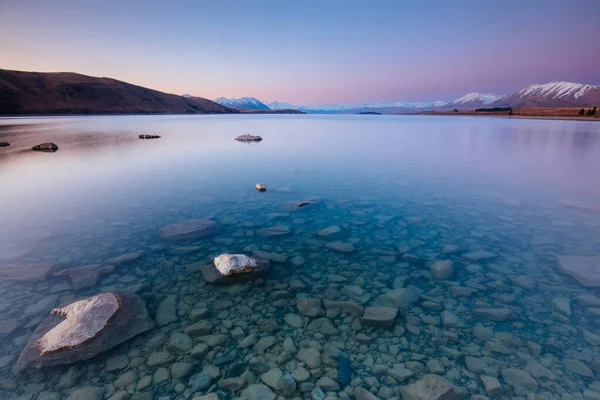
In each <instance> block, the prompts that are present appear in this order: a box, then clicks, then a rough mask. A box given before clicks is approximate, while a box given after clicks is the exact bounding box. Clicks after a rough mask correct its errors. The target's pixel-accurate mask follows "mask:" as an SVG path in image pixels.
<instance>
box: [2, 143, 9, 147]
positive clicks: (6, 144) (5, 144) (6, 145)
mask: <svg viewBox="0 0 600 400" xmlns="http://www.w3.org/2000/svg"><path fill="white" fill-rule="evenodd" d="M8 146H10V143H8V142H0V147H8Z"/></svg>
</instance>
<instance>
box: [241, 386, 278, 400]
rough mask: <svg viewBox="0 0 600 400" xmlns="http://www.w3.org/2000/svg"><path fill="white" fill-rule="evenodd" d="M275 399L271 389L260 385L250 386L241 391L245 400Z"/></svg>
mask: <svg viewBox="0 0 600 400" xmlns="http://www.w3.org/2000/svg"><path fill="white" fill-rule="evenodd" d="M276 397H277V396H275V393H273V392H272V391H271V389H269V388H268V387H267V386H265V385H261V384H255V385H250V386H248V387H247V388H246V389H244V390H243V391H242V398H244V399H245V400H275V398H276Z"/></svg>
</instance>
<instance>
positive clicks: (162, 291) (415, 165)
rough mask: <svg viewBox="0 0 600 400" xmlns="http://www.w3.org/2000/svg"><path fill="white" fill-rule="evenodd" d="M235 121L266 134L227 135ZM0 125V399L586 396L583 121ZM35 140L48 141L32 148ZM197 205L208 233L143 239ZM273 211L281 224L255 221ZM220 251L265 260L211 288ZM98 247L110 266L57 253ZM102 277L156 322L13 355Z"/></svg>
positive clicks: (594, 380) (589, 361)
mask: <svg viewBox="0 0 600 400" xmlns="http://www.w3.org/2000/svg"><path fill="white" fill-rule="evenodd" d="M243 133H251V134H258V135H261V136H262V137H263V138H264V140H263V141H262V142H260V143H251V144H245V143H238V142H235V141H234V140H233V137H235V136H237V135H240V134H243ZM138 134H159V135H162V138H160V139H157V140H139V139H138V138H137V135H138ZM0 141H8V142H10V143H11V146H10V147H4V148H0V222H1V223H0V321H1V324H0V398H6V399H11V398H17V397H18V398H23V399H44V400H51V399H63V398H70V399H79V400H81V399H102V398H111V399H129V398H131V399H138V400H140V399H151V398H157V399H159V398H160V399H172V400H175V399H184V398H185V399H193V398H197V397H200V396H202V395H207V394H209V393H215V394H217V395H218V397H219V398H221V399H228V398H234V397H245V398H248V399H261V400H273V399H274V398H275V396H282V397H286V398H287V397H289V398H293V397H302V398H312V399H315V400H320V399H322V398H325V396H327V398H328V399H334V398H348V397H350V398H357V399H360V400H367V399H371V398H372V397H369V393H367V392H366V391H369V392H371V393H372V394H373V395H375V396H377V397H379V398H385V399H388V398H400V397H401V395H400V390H401V389H402V388H403V387H406V385H410V384H412V383H414V382H417V381H420V380H422V379H424V377H425V375H428V374H435V375H438V376H441V377H444V379H446V380H447V381H448V382H451V383H452V384H454V385H456V386H457V387H459V388H464V390H465V391H466V397H467V398H469V397H470V398H473V399H477V398H479V399H482V398H484V397H483V396H490V397H495V398H519V397H522V398H530V397H532V396H534V398H541V399H571V398H575V399H583V398H586V399H598V398H600V380H598V378H599V377H600V348H599V347H598V346H600V332H598V327H599V326H600V324H599V323H598V319H599V318H600V299H598V298H596V297H594V296H599V297H600V290H598V289H595V288H593V287H586V286H584V285H583V284H586V285H587V284H591V283H593V282H592V281H590V282H587V281H586V279H585V278H583V279H580V281H581V282H582V283H583V284H582V283H580V282H578V281H577V280H575V279H573V278H572V277H571V276H568V275H566V274H564V273H563V272H562V271H561V269H560V262H559V258H560V256H563V255H574V256H580V257H590V256H598V255H599V254H600V174H599V172H600V124H597V123H594V122H571V121H529V120H512V119H494V118H467V117H464V118H463V117H456V118H452V117H450V118H445V117H399V116H398V117H396V116H394V117H391V116H390V117H388V116H306V115H301V116H135V117H134V116H118V117H70V118H66V117H65V118H59V117H56V118H7V119H0ZM43 142H54V143H56V144H58V146H59V147H60V149H59V150H58V151H57V152H56V153H39V152H33V151H29V150H27V149H28V148H30V147H31V146H33V145H36V144H39V143H43ZM259 182H260V183H264V184H266V185H267V191H266V192H264V193H259V192H257V191H256V190H255V189H254V185H255V184H256V183H259ZM306 200H311V201H315V203H314V204H310V205H307V206H305V207H301V208H299V207H297V203H298V202H301V201H306ZM192 218H199V219H210V220H213V221H215V222H217V224H218V225H219V227H220V230H219V231H218V232H217V233H216V234H214V235H212V236H210V237H207V238H202V239H196V240H188V241H179V242H167V241H164V240H163V239H161V238H160V236H159V230H160V228H161V227H163V226H165V225H168V224H172V223H177V222H180V221H183V220H187V219H192ZM274 226H277V227H279V228H280V230H279V232H280V233H281V232H283V233H285V232H287V234H283V235H280V236H269V235H268V234H267V235H265V234H264V232H265V231H264V229H265V228H270V227H274ZM282 226H283V227H285V228H281V227H282ZM330 227H339V232H337V229H336V228H332V229H328V230H326V231H323V232H320V231H321V230H323V229H326V228H330ZM288 231H289V232H288ZM257 232H258V233H259V234H258V235H257ZM267 232H269V230H267ZM222 253H244V254H247V255H250V256H254V257H257V258H261V259H269V260H270V261H271V268H270V270H269V272H268V274H267V275H266V276H265V277H264V278H263V279H259V280H256V281H252V282H247V283H239V284H224V285H216V284H209V283H207V282H205V281H204V279H203V277H202V275H201V273H200V272H198V266H199V265H201V264H205V263H211V262H212V259H213V258H214V257H215V256H217V255H219V254H222ZM122 255H125V256H123V257H120V258H117V259H115V258H116V257H119V256H122ZM439 261H446V262H443V263H439ZM36 263H49V264H52V265H53V266H52V269H51V270H50V272H49V273H48V275H47V276H46V277H45V278H43V279H42V280H36V278H39V277H32V276H29V277H28V279H25V280H23V279H21V280H14V279H9V278H8V277H7V275H6V274H5V273H4V272H3V268H4V269H6V268H8V267H7V266H11V267H10V268H13V270H14V268H15V267H14V266H15V265H17V266H18V267H19V268H21V270H23V271H24V270H26V269H27V268H31V264H36ZM93 264H98V265H103V266H105V265H113V266H114V268H108V271H109V272H106V273H104V274H102V275H100V276H99V277H98V279H97V280H94V279H91V280H90V279H88V280H83V281H76V280H74V279H71V278H70V277H69V274H68V271H67V272H64V271H63V270H66V269H72V268H78V267H82V266H88V265H93ZM432 266H436V268H437V269H436V268H433V269H432V268H431V267H432ZM597 268H598V270H599V271H600V265H598V267H597ZM60 271H63V272H60ZM432 271H433V272H436V275H437V278H436V276H434V274H433V273H432ZM591 272H592V273H593V272H595V269H593V271H591ZM24 275H27V274H24ZM30 275H31V274H30ZM114 290H118V291H126V290H128V291H134V292H136V293H137V294H139V295H140V296H141V298H143V299H144V300H145V302H146V305H147V308H148V310H149V313H150V315H151V317H152V319H154V320H156V321H157V322H158V325H157V326H156V327H155V328H153V329H150V330H149V331H147V332H145V333H143V334H140V335H139V336H137V337H135V338H133V339H130V340H128V341H126V342H125V343H123V344H121V345H119V346H117V347H115V348H113V349H112V350H109V351H106V352H104V353H102V354H100V355H98V356H96V357H94V358H92V359H89V360H87V361H82V362H78V363H75V364H72V365H66V366H58V367H50V368H44V369H41V370H27V371H24V372H22V373H21V374H14V373H13V368H14V366H15V363H16V361H17V359H18V357H19V354H20V353H21V351H22V350H23V348H24V347H25V345H26V343H27V341H28V339H29V336H30V335H31V334H32V333H33V332H34V330H35V329H36V328H37V326H38V325H39V324H40V323H41V322H42V321H43V320H44V319H45V318H47V317H48V315H49V312H50V310H52V309H53V308H55V307H58V306H62V305H66V304H69V303H71V302H73V301H75V300H78V299H83V298H87V297H90V296H92V295H96V294H98V293H102V292H108V291H114ZM300 298H311V299H317V300H314V301H312V302H311V301H309V303H310V304H312V305H313V306H312V307H309V308H308V309H307V308H306V307H303V306H302V304H305V303H306V302H302V301H300V302H297V299H300ZM331 301H337V302H331ZM297 303H298V304H297ZM315 304H316V305H315ZM299 305H300V307H298V306H299ZM381 305H385V306H392V307H394V308H400V310H401V311H400V313H399V315H398V317H397V318H396V320H395V321H394V322H393V326H390V327H385V328H380V327H372V326H369V325H367V323H366V321H364V320H363V319H362V316H363V315H362V313H363V309H364V308H365V307H371V306H381ZM306 314H308V315H310V316H307V315H306ZM192 325H194V326H192ZM313 349H314V350H313ZM315 350H316V351H315ZM345 360H349V361H350V371H351V376H350V378H349V381H348V382H347V379H346V374H347V373H348V369H347V365H346V364H345ZM257 385H264V386H257ZM359 388H362V389H365V390H366V391H364V390H362V389H359ZM408 390H409V391H411V393H413V392H420V393H421V395H423V396H425V397H419V398H432V399H437V398H438V397H439V396H441V394H438V395H433V394H432V393H431V390H432V389H431V388H429V389H427V388H426V387H421V386H419V387H414V386H411V387H409V388H408ZM428 390H429V391H428ZM449 390H450V391H451V394H452V393H454V392H455V393H454V394H455V395H456V396H458V397H448V398H461V397H462V396H464V395H465V392H463V391H462V390H461V389H458V388H454V389H449ZM410 395H411V394H410V393H406V392H405V393H404V396H405V398H411V399H412V398H415V397H410ZM69 396H71V397H69ZM205 399H211V400H212V399H216V397H214V395H213V396H212V397H206V398H205Z"/></svg>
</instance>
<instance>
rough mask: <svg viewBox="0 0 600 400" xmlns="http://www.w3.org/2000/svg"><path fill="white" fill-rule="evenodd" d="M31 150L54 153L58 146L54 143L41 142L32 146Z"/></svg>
mask: <svg viewBox="0 0 600 400" xmlns="http://www.w3.org/2000/svg"><path fill="white" fill-rule="evenodd" d="M31 150H35V151H43V152H47V153H54V152H55V151H57V150H58V146H57V145H56V144H54V143H42V144H38V145H37V146H33V147H32V148H31Z"/></svg>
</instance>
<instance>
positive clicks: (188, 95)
mask: <svg viewBox="0 0 600 400" xmlns="http://www.w3.org/2000/svg"><path fill="white" fill-rule="evenodd" d="M181 97H194V96H192V95H191V94H189V93H184V94H182V95H181Z"/></svg>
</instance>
